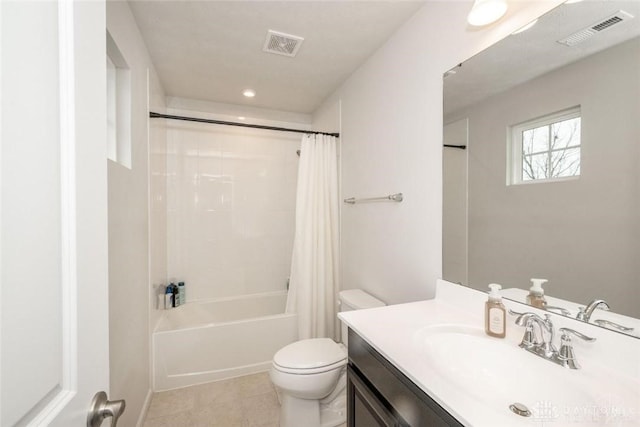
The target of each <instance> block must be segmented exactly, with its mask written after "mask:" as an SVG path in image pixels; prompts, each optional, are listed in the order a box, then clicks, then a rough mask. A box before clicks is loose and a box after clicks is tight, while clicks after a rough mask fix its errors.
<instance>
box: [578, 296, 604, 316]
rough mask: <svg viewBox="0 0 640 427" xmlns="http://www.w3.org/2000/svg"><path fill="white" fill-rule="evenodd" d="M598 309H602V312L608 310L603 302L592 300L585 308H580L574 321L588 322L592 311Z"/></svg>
mask: <svg viewBox="0 0 640 427" xmlns="http://www.w3.org/2000/svg"><path fill="white" fill-rule="evenodd" d="M598 307H602V309H603V310H607V311H608V310H609V304H607V302H606V301H605V300H603V299H594V300H593V301H591V302H590V303H589V305H587V306H586V307H580V311H579V312H578V314H577V315H576V319H578V320H582V321H584V322H589V319H591V315H592V314H593V311H594V310H595V309H596V308H598Z"/></svg>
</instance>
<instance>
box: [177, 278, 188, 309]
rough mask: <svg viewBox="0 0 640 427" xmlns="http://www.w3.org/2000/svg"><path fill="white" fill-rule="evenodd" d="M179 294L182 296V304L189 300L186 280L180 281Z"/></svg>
mask: <svg viewBox="0 0 640 427" xmlns="http://www.w3.org/2000/svg"><path fill="white" fill-rule="evenodd" d="M178 295H179V296H180V304H185V303H186V302H187V293H186V288H185V287H184V282H178Z"/></svg>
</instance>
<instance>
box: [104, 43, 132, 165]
mask: <svg viewBox="0 0 640 427" xmlns="http://www.w3.org/2000/svg"><path fill="white" fill-rule="evenodd" d="M106 66H107V157H108V158H109V159H110V160H113V161H114V162H117V163H120V164H121V165H123V166H125V167H127V168H129V169H131V71H130V69H129V66H128V65H127V61H126V60H125V59H124V56H123V55H122V53H121V52H120V49H118V46H117V45H116V43H115V41H114V40H113V38H112V37H111V35H110V34H109V32H107V64H106Z"/></svg>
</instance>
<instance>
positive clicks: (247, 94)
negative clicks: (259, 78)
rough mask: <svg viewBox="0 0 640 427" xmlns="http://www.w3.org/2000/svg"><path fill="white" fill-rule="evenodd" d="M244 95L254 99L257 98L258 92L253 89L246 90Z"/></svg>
mask: <svg viewBox="0 0 640 427" xmlns="http://www.w3.org/2000/svg"><path fill="white" fill-rule="evenodd" d="M242 94H243V95H244V96H246V97H247V98H253V97H254V96H256V91H255V90H253V89H245V90H244V91H243V92H242Z"/></svg>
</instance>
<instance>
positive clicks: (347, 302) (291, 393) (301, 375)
mask: <svg viewBox="0 0 640 427" xmlns="http://www.w3.org/2000/svg"><path fill="white" fill-rule="evenodd" d="M339 298H340V311H350V310H360V309H363V308H373V307H381V306H383V305H385V303H383V302H382V301H380V300H379V299H376V298H374V297H372V296H371V295H369V294H367V293H366V292H364V291H362V290H360V289H351V290H348V291H342V292H340V294H339ZM342 342H343V343H344V344H338V343H336V342H335V341H333V340H332V339H329V338H314V339H307V340H302V341H297V342H294V343H292V344H289V345H287V346H285V347H283V348H281V349H280V350H278V352H277V353H276V354H275V356H274V357H273V363H272V365H271V372H270V375H271V381H272V382H273V384H274V385H275V386H276V389H277V390H278V398H279V399H280V404H281V410H280V427H301V426H305V427H334V426H338V425H340V424H342V423H344V422H345V420H346V412H347V411H346V407H347V401H346V396H347V391H346V384H347V377H346V374H347V371H346V367H347V347H346V344H347V326H346V325H344V324H343V325H342Z"/></svg>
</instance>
